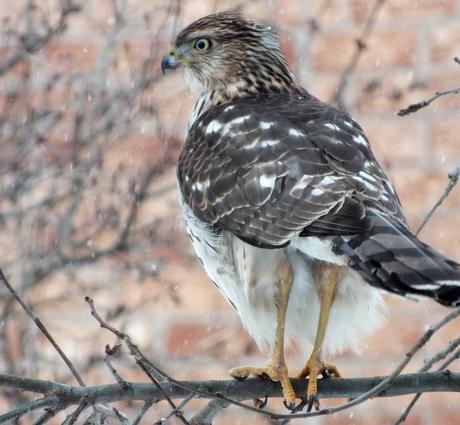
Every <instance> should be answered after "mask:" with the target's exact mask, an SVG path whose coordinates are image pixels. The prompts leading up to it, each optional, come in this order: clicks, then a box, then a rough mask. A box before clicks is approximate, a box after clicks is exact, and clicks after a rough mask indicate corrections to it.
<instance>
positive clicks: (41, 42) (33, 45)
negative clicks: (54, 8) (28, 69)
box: [0, 0, 81, 77]
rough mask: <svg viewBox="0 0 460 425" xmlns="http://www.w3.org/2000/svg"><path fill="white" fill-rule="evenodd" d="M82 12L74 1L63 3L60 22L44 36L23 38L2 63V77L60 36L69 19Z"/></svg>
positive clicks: (33, 35) (0, 74) (30, 35)
mask: <svg viewBox="0 0 460 425" xmlns="http://www.w3.org/2000/svg"><path fill="white" fill-rule="evenodd" d="M80 10H81V5H79V4H77V3H74V1H73V0H65V1H62V2H61V10H60V15H59V19H58V22H57V23H56V24H55V25H54V26H52V27H48V28H47V29H46V32H45V34H43V35H38V34H31V33H28V34H27V35H26V36H23V37H21V38H20V43H19V47H17V48H16V50H15V51H14V52H13V53H12V54H11V55H10V56H9V57H7V58H6V59H4V60H3V61H2V62H0V77H1V76H2V75H3V74H5V73H6V72H8V71H9V70H10V69H11V68H13V67H14V66H16V65H17V64H18V63H19V62H21V61H22V60H23V59H24V58H25V57H26V56H27V55H29V54H30V53H34V52H36V51H38V50H40V49H41V48H43V46H45V45H46V44H48V43H49V42H50V41H51V40H52V39H53V38H55V37H57V36H58V35H60V34H61V33H62V32H63V31H64V30H65V29H66V27H67V18H68V17H69V16H70V15H71V14H73V13H76V12H79V11H80Z"/></svg>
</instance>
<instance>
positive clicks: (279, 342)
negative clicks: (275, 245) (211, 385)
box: [229, 265, 295, 410]
mask: <svg viewBox="0 0 460 425" xmlns="http://www.w3.org/2000/svg"><path fill="white" fill-rule="evenodd" d="M285 269H286V270H285V271H283V273H282V277H281V279H280V281H279V287H278V294H277V299H276V302H277V322H276V335H275V345H274V351H273V356H272V359H271V361H270V363H269V365H268V366H267V367H265V368H260V367H235V368H233V369H231V370H230V371H229V374H230V375H231V376H232V377H233V378H235V379H246V378H247V377H248V376H250V375H252V376H262V377H268V378H270V379H271V380H272V381H275V382H280V383H281V386H282V389H283V397H284V403H285V405H286V407H287V408H288V409H290V410H293V409H294V408H295V392H294V389H293V388H292V384H291V380H290V379H289V374H288V368H287V366H286V362H285V359H284V331H285V322H286V311H287V306H288V301H289V294H290V292H291V287H292V279H293V276H292V270H291V267H290V265H286V267H285Z"/></svg>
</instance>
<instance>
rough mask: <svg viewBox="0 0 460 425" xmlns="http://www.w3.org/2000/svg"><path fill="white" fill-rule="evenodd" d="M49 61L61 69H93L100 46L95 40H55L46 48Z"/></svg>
mask: <svg viewBox="0 0 460 425" xmlns="http://www.w3.org/2000/svg"><path fill="white" fill-rule="evenodd" d="M44 52H45V56H46V60H47V61H48V63H49V64H50V65H52V66H54V67H56V68H57V69H59V70H60V71H67V72H69V71H76V70H89V69H91V68H92V67H93V66H94V64H95V62H96V60H97V58H98V56H99V54H100V47H99V46H97V45H96V44H94V42H90V41H88V42H70V41H67V42H65V43H59V42H58V41H54V42H52V43H50V44H48V45H47V46H46V47H45V48H44Z"/></svg>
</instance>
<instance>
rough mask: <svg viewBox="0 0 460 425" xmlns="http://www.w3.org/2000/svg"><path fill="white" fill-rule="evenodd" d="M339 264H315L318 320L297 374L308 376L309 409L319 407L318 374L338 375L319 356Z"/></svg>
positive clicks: (339, 268)
mask: <svg viewBox="0 0 460 425" xmlns="http://www.w3.org/2000/svg"><path fill="white" fill-rule="evenodd" d="M342 269H343V267H341V266H336V265H334V264H331V263H326V262H318V263H316V265H315V272H316V273H315V275H316V277H317V281H318V284H319V299H320V312H319V320H318V328H317V331H316V337H315V344H314V346H313V351H312V353H311V355H310V358H309V360H308V362H307V364H306V365H305V367H304V368H303V369H302V371H301V372H300V374H299V377H301V378H305V377H306V376H308V387H307V396H308V410H311V408H312V407H313V405H315V407H316V408H319V402H318V400H317V398H316V394H317V392H318V386H317V379H318V375H321V374H324V373H327V374H328V375H332V376H335V377H340V373H339V371H338V370H337V368H336V367H335V366H334V365H332V364H328V363H324V362H323V361H322V358H321V347H322V344H323V341H324V337H325V335H326V329H327V324H328V320H329V313H330V311H331V307H332V304H333V302H334V299H335V294H336V288H337V282H338V281H339V280H340V279H341V277H342V273H343V272H342Z"/></svg>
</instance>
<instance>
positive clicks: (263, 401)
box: [254, 396, 268, 410]
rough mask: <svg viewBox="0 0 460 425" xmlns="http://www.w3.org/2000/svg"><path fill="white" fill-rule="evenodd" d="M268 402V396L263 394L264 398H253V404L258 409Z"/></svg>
mask: <svg viewBox="0 0 460 425" xmlns="http://www.w3.org/2000/svg"><path fill="white" fill-rule="evenodd" d="M267 403H268V396H265V400H260V399H259V398H256V399H255V400H254V404H255V406H256V407H257V408H258V409H261V410H262V409H264V408H265V406H266V405H267Z"/></svg>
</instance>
